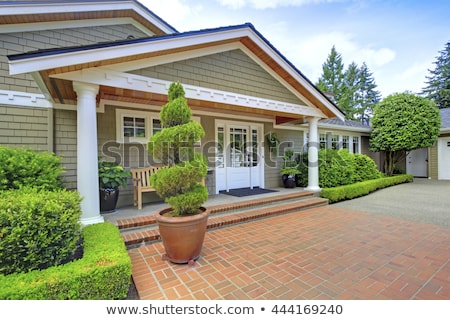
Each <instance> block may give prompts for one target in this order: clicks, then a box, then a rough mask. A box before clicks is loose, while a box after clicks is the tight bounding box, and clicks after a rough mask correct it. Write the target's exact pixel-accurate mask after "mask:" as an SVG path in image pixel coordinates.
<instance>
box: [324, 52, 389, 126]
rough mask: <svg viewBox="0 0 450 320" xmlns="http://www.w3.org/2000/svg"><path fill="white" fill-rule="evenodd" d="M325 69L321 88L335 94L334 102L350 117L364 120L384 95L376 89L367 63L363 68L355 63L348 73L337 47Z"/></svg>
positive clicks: (351, 65)
mask: <svg viewBox="0 0 450 320" xmlns="http://www.w3.org/2000/svg"><path fill="white" fill-rule="evenodd" d="M322 70H323V73H322V75H321V77H320V78H319V80H318V82H317V84H316V86H317V88H319V89H320V90H321V91H322V92H328V93H331V94H332V95H333V98H334V102H335V103H336V104H337V106H338V107H339V108H340V109H341V110H342V111H343V112H344V114H345V116H346V118H347V119H353V120H361V119H362V118H363V117H364V118H367V117H368V116H370V115H371V114H372V108H373V106H374V105H375V104H377V103H378V102H379V101H380V99H381V94H380V92H379V91H377V90H376V88H377V85H376V84H375V80H374V78H373V75H372V73H371V72H370V71H369V68H368V67H367V65H366V63H365V62H364V63H363V65H362V67H361V68H359V67H358V65H357V64H356V63H355V62H352V63H351V64H350V65H349V66H348V68H347V70H345V72H344V64H343V62H342V56H341V55H340V54H339V53H338V52H337V51H336V48H335V46H333V47H332V48H331V52H330V54H329V55H328V58H327V60H326V61H325V63H324V64H323V65H322Z"/></svg>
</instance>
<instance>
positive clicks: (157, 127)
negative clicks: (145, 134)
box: [152, 118, 162, 134]
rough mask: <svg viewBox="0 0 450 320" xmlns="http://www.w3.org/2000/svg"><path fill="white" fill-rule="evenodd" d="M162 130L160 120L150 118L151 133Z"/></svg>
mask: <svg viewBox="0 0 450 320" xmlns="http://www.w3.org/2000/svg"><path fill="white" fill-rule="evenodd" d="M161 130H162V125H161V120H159V119H155V118H153V119H152V134H155V133H158V132H160V131H161Z"/></svg>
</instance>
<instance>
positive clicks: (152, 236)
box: [122, 197, 328, 248]
mask: <svg viewBox="0 0 450 320" xmlns="http://www.w3.org/2000/svg"><path fill="white" fill-rule="evenodd" d="M327 204H328V200H327V199H323V198H318V197H306V198H304V199H301V200H298V198H297V200H291V201H282V202H278V201H275V202H271V203H267V204H266V205H264V206H261V205H259V206H258V207H256V208H255V207H254V206H251V205H249V206H247V207H246V209H244V210H239V211H235V212H230V211H229V210H223V209H222V208H219V207H217V208H212V209H215V210H220V211H216V212H214V213H212V214H211V215H210V216H209V218H208V226H207V230H211V229H215V228H221V227H226V226H230V225H234V224H238V223H244V222H248V221H252V220H255V219H262V218H266V217H270V216H274V215H280V214H287V213H289V212H296V211H300V210H306V209H311V208H315V207H319V206H324V205H327ZM241 208H242V207H241ZM231 210H236V207H234V209H231ZM122 237H123V239H124V242H125V245H126V246H127V248H134V247H139V246H142V245H146V244H148V243H151V242H155V241H159V240H160V239H161V238H160V235H159V231H158V227H157V225H156V224H152V225H147V226H144V227H142V228H139V229H133V230H129V231H125V230H123V231H122Z"/></svg>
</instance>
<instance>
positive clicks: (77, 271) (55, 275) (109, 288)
mask: <svg viewBox="0 0 450 320" xmlns="http://www.w3.org/2000/svg"><path fill="white" fill-rule="evenodd" d="M82 234H83V239H84V243H83V245H84V254H83V258H81V259H79V260H76V261H73V262H70V263H67V264H65V265H60V266H56V267H50V268H48V269H45V270H41V271H38V270H35V271H31V272H28V273H19V274H11V275H8V276H2V275H0V300H68V299H69V300H113V299H124V298H126V296H127V294H128V290H129V286H130V280H131V260H130V257H129V256H128V253H127V250H126V248H125V244H124V242H123V239H122V238H121V236H120V233H119V230H118V229H117V227H116V226H114V225H113V224H111V223H109V222H104V223H98V224H94V225H89V226H86V227H85V228H83V230H82Z"/></svg>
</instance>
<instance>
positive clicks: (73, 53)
mask: <svg viewBox="0 0 450 320" xmlns="http://www.w3.org/2000/svg"><path fill="white" fill-rule="evenodd" d="M230 46H233V48H234V49H236V48H239V49H242V50H244V51H245V52H246V53H247V54H248V55H250V56H251V57H252V58H253V59H254V60H255V61H257V62H258V63H259V64H260V65H261V66H263V67H264V68H265V69H266V70H267V71H269V72H271V73H272V74H273V75H275V76H276V77H277V78H278V79H279V80H280V81H282V82H284V83H285V85H287V86H291V87H292V88H293V90H294V91H296V92H298V93H299V94H300V95H301V96H302V98H305V100H306V101H309V102H310V103H311V104H312V105H315V106H316V107H318V108H319V109H320V110H321V111H322V112H323V113H324V114H325V115H326V116H328V117H339V118H341V119H343V118H344V114H343V112H342V111H341V110H340V109H339V108H338V107H337V106H336V105H335V104H334V103H333V102H332V101H331V100H330V99H329V98H328V97H327V96H325V95H324V94H323V93H322V92H321V91H320V90H319V89H317V87H315V85H314V84H313V83H312V82H311V81H310V80H309V79H308V78H307V77H305V76H304V75H303V74H302V73H301V72H300V71H299V70H298V69H297V68H296V67H295V66H294V65H293V64H292V63H291V62H290V61H288V60H287V59H286V58H285V57H284V56H283V55H282V54H281V53H280V52H279V51H278V50H277V49H276V48H275V47H274V46H273V45H272V44H271V43H270V42H269V41H267V39H265V38H264V37H263V36H262V35H261V34H260V33H259V32H258V31H257V30H256V29H255V28H254V26H253V25H252V24H250V23H245V24H241V25H235V26H227V27H219V28H213V29H202V30H197V31H190V32H183V33H172V34H165V35H155V36H152V37H145V38H140V39H131V40H123V41H114V42H106V43H98V44H93V45H85V46H78V47H67V48H56V49H49V50H38V51H34V52H28V53H23V54H17V55H10V56H8V58H9V62H10V73H11V74H17V73H27V72H41V75H43V77H44V78H45V77H46V74H47V76H48V74H53V75H54V74H57V73H63V72H67V71H68V70H69V69H70V70H71V71H74V70H82V69H85V68H92V67H103V66H111V65H114V64H119V63H122V64H123V63H126V62H130V61H137V60H142V59H149V58H154V57H160V58H161V59H164V58H165V57H167V56H169V55H170V54H176V53H180V52H194V51H196V50H197V51H198V50H201V49H203V50H205V48H208V49H209V50H212V49H211V48H221V47H223V48H224V49H223V50H230V48H231V47H230ZM105 57H106V58H105ZM48 70H51V71H50V72H48ZM52 80H54V79H52Z"/></svg>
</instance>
